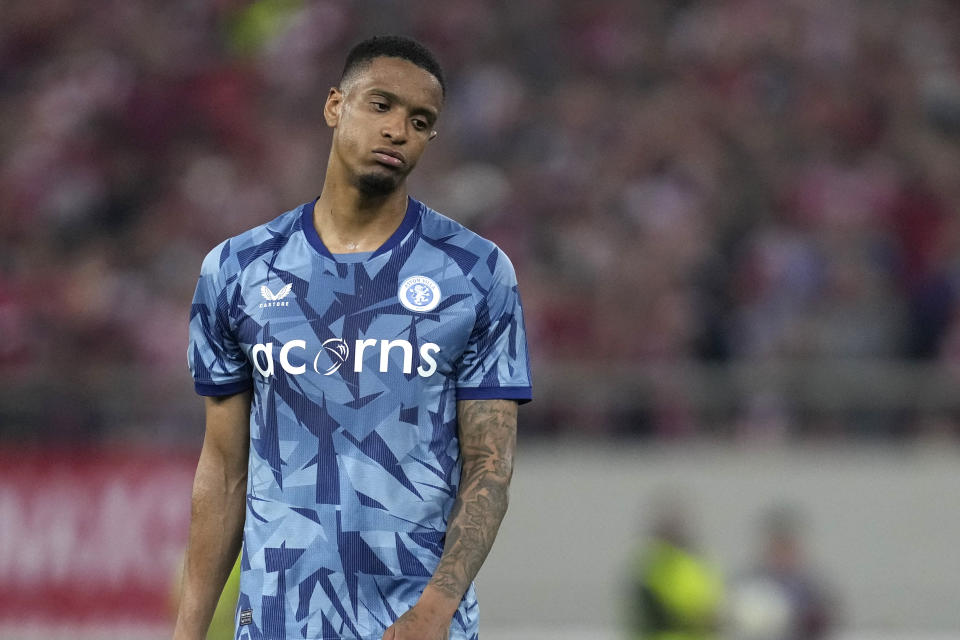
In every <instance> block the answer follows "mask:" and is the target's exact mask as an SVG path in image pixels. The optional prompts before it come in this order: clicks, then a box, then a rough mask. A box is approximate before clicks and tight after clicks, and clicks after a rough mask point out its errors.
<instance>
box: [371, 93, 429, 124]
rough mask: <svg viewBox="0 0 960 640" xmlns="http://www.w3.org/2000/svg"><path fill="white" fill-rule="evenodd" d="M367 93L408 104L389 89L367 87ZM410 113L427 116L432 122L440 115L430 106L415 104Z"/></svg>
mask: <svg viewBox="0 0 960 640" xmlns="http://www.w3.org/2000/svg"><path fill="white" fill-rule="evenodd" d="M366 93H367V94H368V95H369V94H373V93H375V94H378V95H381V96H383V97H384V98H386V99H387V100H390V101H391V102H399V103H400V104H406V101H405V100H404V99H403V98H401V97H400V96H398V95H397V94H395V93H393V92H392V91H387V90H386V89H378V88H376V87H374V88H372V89H367V91H366ZM410 113H411V114H414V115H421V116H426V118H427V119H428V120H430V124H433V123H434V122H436V121H437V117H438V115H439V114H438V113H437V112H436V111H434V110H433V109H431V108H430V107H423V106H414V107H413V108H412V109H411V110H410Z"/></svg>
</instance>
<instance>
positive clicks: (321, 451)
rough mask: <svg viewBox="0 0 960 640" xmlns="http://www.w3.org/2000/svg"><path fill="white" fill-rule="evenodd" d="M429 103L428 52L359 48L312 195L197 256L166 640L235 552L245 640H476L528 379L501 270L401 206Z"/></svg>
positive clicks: (433, 84)
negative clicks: (182, 544) (197, 416)
mask: <svg viewBox="0 0 960 640" xmlns="http://www.w3.org/2000/svg"><path fill="white" fill-rule="evenodd" d="M443 101H444V78H443V73H442V71H441V69H440V66H439V65H438V63H437V61H436V59H435V58H434V56H433V55H432V54H431V53H430V52H429V51H428V50H427V49H425V48H424V47H423V46H422V45H420V44H419V43H417V42H416V41H413V40H410V39H407V38H401V37H395V36H383V37H376V38H372V39H370V40H366V41H363V42H361V43H359V44H358V45H357V46H356V47H354V48H353V49H352V50H351V51H350V53H349V55H348V56H347V60H346V64H345V66H344V70H343V74H342V76H341V78H340V83H339V85H338V86H337V87H333V88H331V89H330V91H329V93H328V95H327V100H326V103H325V105H324V108H323V116H324V119H325V121H326V123H327V124H328V125H329V126H330V127H331V128H332V129H333V140H332V147H331V150H330V156H329V161H328V165H327V171H326V176H325V179H324V183H323V189H322V191H321V193H320V196H319V197H318V198H317V199H316V200H315V201H313V202H309V203H307V204H304V205H302V206H299V207H297V208H296V209H293V210H291V211H288V212H286V213H284V214H282V215H280V216H279V217H278V218H276V219H274V220H273V221H271V222H268V223H267V224H264V225H262V226H260V227H257V228H254V229H252V230H250V231H247V232H246V233H242V234H240V235H239V236H236V237H234V238H231V239H229V240H227V241H225V242H224V243H222V244H221V245H219V246H218V247H216V248H215V249H213V251H211V252H210V254H209V255H208V256H207V258H206V259H205V260H204V262H203V266H202V269H201V274H200V279H199V282H198V284H197V290H196V295H195V298H194V302H193V305H192V308H191V313H190V346H189V354H188V355H189V361H190V366H191V370H192V373H193V376H194V381H195V385H196V389H197V391H198V392H199V393H200V394H201V395H204V396H207V398H206V435H205V438H204V442H203V448H202V451H201V453H200V460H199V463H198V466H197V473H196V479H195V482H194V490H193V499H192V502H193V507H192V521H191V526H190V537H189V543H188V548H187V558H186V566H185V569H184V578H183V598H182V604H181V607H180V610H179V614H178V618H177V624H176V629H175V631H174V638H175V639H176V640H199V639H200V638H202V637H203V635H204V633H205V632H206V626H207V624H208V623H209V621H210V616H211V613H212V612H213V609H214V606H215V604H216V601H217V597H218V595H219V593H220V588H221V586H222V585H223V582H224V579H225V578H226V576H227V573H228V572H229V570H230V566H231V564H232V562H233V560H234V558H235V557H236V554H237V553H238V551H239V552H240V553H241V578H240V596H239V602H238V604H237V612H236V625H237V628H236V636H235V637H236V638H237V639H238V640H258V639H261V638H262V639H265V640H286V639H292V638H307V639H310V640H333V639H341V638H342V639H358V640H381V639H382V640H441V639H446V638H450V639H451V640H466V639H473V638H477V616H478V608H477V599H476V595H475V593H474V588H473V585H472V581H473V579H474V576H475V575H476V573H477V571H478V570H479V568H480V565H481V564H482V563H483V561H484V559H485V557H486V556H487V553H488V552H489V551H490V547H491V545H492V544H493V541H494V538H495V536H496V533H497V529H498V527H499V525H500V521H501V519H502V518H503V515H504V512H505V510H506V508H507V495H508V488H509V483H510V478H511V475H512V468H513V452H514V447H515V442H516V425H517V405H518V404H519V403H522V402H524V401H527V400H529V399H530V398H531V380H530V369H529V361H528V355H527V346H526V337H525V332H524V324H523V315H522V310H521V306H520V299H519V296H518V293H517V283H516V276H515V274H514V271H513V267H512V266H511V264H510V262H509V260H508V259H507V257H506V256H505V255H504V254H503V253H502V252H501V251H500V250H499V249H498V248H497V247H496V246H495V245H494V244H493V243H491V242H489V241H488V240H485V239H483V238H481V237H480V236H478V235H476V234H474V233H472V232H471V231H468V230H467V229H465V228H464V227H463V226H461V225H459V224H457V223H456V222H454V221H452V220H450V219H448V218H446V217H444V216H442V215H440V214H439V213H437V212H435V211H433V210H431V209H430V208H429V207H427V206H426V205H424V204H422V203H420V202H418V201H417V200H414V199H412V198H410V197H408V195H407V187H406V177H407V175H408V174H409V173H410V171H412V170H413V168H414V166H416V164H417V161H418V160H419V158H420V156H421V154H422V153H423V152H424V149H425V148H426V146H427V143H428V142H429V141H430V140H432V139H433V138H434V137H435V136H436V125H437V119H438V117H439V115H440V112H441V109H442V107H443ZM241 534H242V550H241Z"/></svg>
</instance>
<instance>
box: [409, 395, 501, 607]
mask: <svg viewBox="0 0 960 640" xmlns="http://www.w3.org/2000/svg"><path fill="white" fill-rule="evenodd" d="M459 421H460V425H461V428H460V446H461V452H462V456H463V470H462V473H461V478H460V490H459V492H458V494H457V499H456V502H455V503H454V506H453V509H452V511H451V513H450V518H449V520H448V522H447V536H446V543H445V545H444V550H443V555H442V556H441V558H440V563H439V565H438V566H437V569H436V571H435V572H434V574H433V576H432V578H431V580H430V582H429V584H428V586H427V589H426V590H425V592H424V596H425V598H427V599H429V600H434V601H436V603H437V604H438V606H440V607H441V608H443V609H445V610H449V612H450V613H451V615H452V612H453V611H454V610H455V609H456V606H457V605H458V604H459V602H460V599H461V598H462V597H463V594H464V593H465V592H466V590H467V588H468V587H469V586H470V583H471V582H472V581H473V579H474V578H475V577H476V575H477V572H478V571H479V570H480V567H481V565H482V564H483V562H484V560H485V559H486V557H487V554H488V553H489V552H490V549H491V547H492V546H493V541H494V539H495V538H496V536H497V531H498V530H499V528H500V523H501V521H502V520H503V517H504V514H505V513H506V511H507V505H508V503H509V493H510V491H509V490H510V479H511V477H512V475H513V451H514V449H515V446H516V422H517V405H516V403H515V402H513V401H499V400H483V401H464V402H462V403H461V405H460V416H459ZM451 607H452V608H451Z"/></svg>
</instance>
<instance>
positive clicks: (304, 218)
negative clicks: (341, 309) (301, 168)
mask: <svg viewBox="0 0 960 640" xmlns="http://www.w3.org/2000/svg"><path fill="white" fill-rule="evenodd" d="M315 202H316V200H311V201H310V202H307V203H305V204H303V205H302V206H301V207H300V226H301V227H303V235H304V236H306V238H307V242H309V243H310V246H312V247H313V248H314V249H316V251H317V253H319V254H320V255H322V256H325V257H327V258H330V259H331V260H333V261H334V262H336V261H337V259H336V258H335V257H334V256H333V254H331V253H330V250H329V249H327V245H325V244H323V240H321V239H320V235H319V234H318V233H317V228H316V227H315V226H313V205H314V203H315ZM420 208H421V204H420V202H418V201H417V200H414V199H413V198H411V197H410V196H407V211H406V213H404V215H403V220H402V221H401V222H400V226H399V227H397V229H396V231H394V232H393V234H391V235H390V237H389V238H387V241H386V242H384V243H383V244H382V245H380V248H379V249H377V250H376V251H374V252H373V254H372V255H371V256H370V257H371V258H375V257H376V256H378V255H380V254H382V253H386V252H387V251H390V250H391V249H393V248H394V247H396V246H397V245H398V244H400V241H401V240H403V238H404V237H405V236H406V235H407V233H409V232H410V230H411V229H413V227H414V226H415V225H416V224H417V220H418V219H419V218H420Z"/></svg>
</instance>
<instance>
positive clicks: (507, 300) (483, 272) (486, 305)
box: [456, 247, 533, 403]
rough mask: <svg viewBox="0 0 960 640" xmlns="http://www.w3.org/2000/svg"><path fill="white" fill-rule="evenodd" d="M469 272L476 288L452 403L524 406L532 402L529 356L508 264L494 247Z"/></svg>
mask: <svg viewBox="0 0 960 640" xmlns="http://www.w3.org/2000/svg"><path fill="white" fill-rule="evenodd" d="M474 269H475V271H476V273H473V272H472V274H471V275H472V276H476V280H477V282H479V283H481V284H479V285H478V289H477V295H478V299H477V300H476V314H477V318H476V322H475V323H474V326H473V330H472V331H471V334H470V337H469V339H468V341H467V346H466V348H465V349H464V352H463V354H462V355H461V357H460V360H459V361H458V363H457V376H456V377H457V380H456V382H457V398H458V399H461V400H486V399H503V400H506V399H510V400H515V401H517V402H521V403H522V402H527V401H528V400H530V399H531V398H532V397H533V396H532V388H531V376H530V357H529V354H528V350H527V339H526V329H525V324H524V319H523V307H522V305H521V303H520V292H519V289H518V287H517V276H516V273H515V272H514V270H513V265H512V264H510V260H509V259H508V258H507V256H506V255H505V254H504V253H503V252H502V251H500V250H499V249H497V248H496V247H493V249H492V250H491V252H490V254H489V255H488V256H487V259H486V260H480V261H478V263H477V265H476V266H475V267H474Z"/></svg>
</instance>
